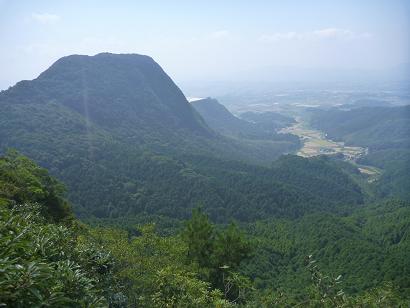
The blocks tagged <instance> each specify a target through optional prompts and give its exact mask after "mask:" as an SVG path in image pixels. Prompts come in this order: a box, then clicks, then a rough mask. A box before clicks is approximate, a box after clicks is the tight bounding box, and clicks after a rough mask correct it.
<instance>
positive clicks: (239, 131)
mask: <svg viewBox="0 0 410 308" xmlns="http://www.w3.org/2000/svg"><path fill="white" fill-rule="evenodd" d="M191 104H192V106H193V107H194V108H195V109H196V111H198V113H199V114H200V115H201V116H202V117H203V118H204V120H205V122H206V123H207V124H208V125H209V126H210V127H211V128H212V129H214V130H215V131H217V132H219V133H221V134H222V135H226V136H231V137H236V138H243V139H252V140H269V141H276V142H284V144H283V146H284V147H285V146H286V143H288V147H289V150H291V149H292V150H295V149H296V148H297V147H298V146H299V139H298V138H297V137H295V136H293V135H287V134H277V133H276V130H277V129H278V128H280V127H282V126H281V125H282V124H283V123H282V122H283V118H287V117H285V116H282V115H279V114H275V115H276V116H277V119H278V120H279V121H278V122H276V121H271V123H270V125H266V123H263V124H264V125H261V123H259V122H254V121H253V120H251V121H248V120H247V119H246V118H245V120H244V119H242V115H241V118H238V117H236V116H234V115H233V114H231V113H230V112H229V110H228V109H226V107H225V106H223V105H222V104H220V103H219V102H218V101H217V100H216V99H212V98H210V97H208V98H205V99H200V100H195V101H193V102H191ZM247 114H252V113H247ZM275 120H276V119H275ZM280 120H282V122H280ZM287 120H288V121H292V119H291V118H287ZM285 126H286V125H285ZM285 142H286V143H285Z"/></svg>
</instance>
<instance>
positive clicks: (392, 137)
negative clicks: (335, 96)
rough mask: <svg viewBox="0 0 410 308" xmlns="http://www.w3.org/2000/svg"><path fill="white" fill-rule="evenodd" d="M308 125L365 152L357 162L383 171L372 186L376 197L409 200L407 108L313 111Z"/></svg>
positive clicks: (409, 126)
mask: <svg viewBox="0 0 410 308" xmlns="http://www.w3.org/2000/svg"><path fill="white" fill-rule="evenodd" d="M311 124H312V125H313V126H314V127H316V128H318V129H320V130H323V131H324V132H325V133H326V134H327V135H328V136H329V137H330V138H332V139H335V140H342V141H344V142H345V143H346V144H347V145H357V146H363V147H367V148H368V150H369V153H368V154H367V155H365V156H363V157H361V158H360V159H359V160H358V162H359V163H362V164H367V165H372V166H376V167H378V168H381V169H382V170H383V174H382V175H381V177H380V179H378V181H376V182H375V183H374V186H375V187H376V189H377V192H378V195H379V197H382V198H383V197H399V198H401V199H404V200H410V195H409V192H410V177H409V174H410V169H409V168H410V106H401V107H362V108H356V109H352V110H348V111H343V110H339V109H331V110H327V111H324V110H322V111H316V112H314V113H313V115H312V118H311Z"/></svg>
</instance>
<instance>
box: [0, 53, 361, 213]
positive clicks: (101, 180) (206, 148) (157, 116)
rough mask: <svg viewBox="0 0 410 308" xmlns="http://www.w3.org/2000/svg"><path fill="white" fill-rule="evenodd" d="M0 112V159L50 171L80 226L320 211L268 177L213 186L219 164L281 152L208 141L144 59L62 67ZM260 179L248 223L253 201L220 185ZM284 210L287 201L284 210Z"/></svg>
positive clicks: (8, 100) (234, 177)
mask: <svg viewBox="0 0 410 308" xmlns="http://www.w3.org/2000/svg"><path fill="white" fill-rule="evenodd" d="M0 106H1V108H2V112H1V113H0V151H2V152H3V153H4V151H6V149H7V148H9V147H13V148H16V149H17V150H19V151H21V152H22V153H24V154H26V155H28V156H29V157H31V158H33V159H34V160H35V161H36V162H38V163H39V164H40V165H41V166H43V167H46V168H47V169H49V170H50V172H51V174H53V175H55V176H57V177H58V178H59V179H60V180H62V181H63V182H64V183H66V184H67V186H68V188H69V190H68V191H69V193H68V196H67V197H68V199H69V200H70V201H71V202H72V203H73V205H74V210H75V212H76V213H77V214H79V215H80V216H82V217H99V218H118V217H123V216H132V215H136V214H138V215H167V216H171V217H173V218H182V217H185V218H186V217H188V216H189V214H190V211H191V209H192V208H193V207H195V206H196V205H197V203H198V202H203V203H204V207H205V208H207V209H211V208H212V211H213V212H214V213H211V215H212V217H213V218H215V217H216V216H217V215H216V213H218V216H220V220H221V221H222V220H227V219H228V218H229V217H231V215H232V213H234V212H236V208H238V207H239V208H241V210H240V212H239V213H238V216H237V218H240V219H243V218H244V217H251V216H261V215H266V214H269V215H271V214H273V213H281V215H298V213H296V210H295V208H296V207H297V204H302V203H303V204H305V208H306V209H309V207H310V206H311V205H312V204H314V203H315V204H319V207H323V206H324V202H325V199H326V198H322V197H321V196H320V195H315V194H313V193H312V194H310V195H309V196H306V197H305V196H303V195H300V194H298V193H297V192H296V190H297V188H294V187H293V186H292V185H293V184H292V185H289V187H287V186H286V185H284V184H281V183H278V182H279V181H278V180H276V179H275V177H276V174H274V173H270V172H269V170H267V171H264V170H262V171H255V170H256V169H249V170H252V171H247V174H245V173H237V174H235V173H234V172H227V173H225V174H226V176H227V178H226V179H224V178H220V177H219V176H220V172H219V171H218V170H217V168H216V167H215V166H216V165H218V166H219V165H221V162H225V161H227V160H228V159H230V160H231V159H247V160H249V161H259V162H262V161H263V162H264V163H265V164H267V162H270V161H271V160H272V159H273V158H276V157H277V156H278V155H279V154H280V153H283V152H284V151H286V149H285V148H284V147H283V146H282V145H281V142H273V143H270V142H265V141H263V142H260V140H241V141H239V140H237V139H236V140H235V139H232V138H227V137H223V136H220V135H218V134H216V133H214V132H213V131H211V130H210V128H208V127H207V125H206V124H205V123H204V121H203V120H202V118H201V117H200V116H199V115H198V114H197V113H196V112H195V111H194V110H193V109H192V107H191V106H190V105H189V103H188V102H187V101H186V99H185V98H184V97H183V95H182V94H181V92H180V90H179V89H178V88H177V87H176V86H175V84H174V83H173V82H172V81H171V80H170V79H169V77H168V76H167V75H166V74H165V73H164V72H163V71H162V70H161V69H160V68H159V66H158V65H157V64H156V63H155V62H154V61H153V60H152V59H150V58H148V57H141V56H138V55H110V54H102V55H97V56H95V57H87V56H73V57H66V58H63V59H61V60H59V61H57V62H56V63H55V64H54V65H53V66H52V67H51V68H50V69H49V70H47V71H45V72H44V73H43V74H41V75H40V76H39V77H38V78H37V79H35V80H32V81H24V82H21V83H18V84H17V85H16V86H15V87H11V88H10V89H9V90H7V91H3V92H1V94H0ZM188 156H189V157H191V159H190V160H189V161H186V160H185V158H186V157H188ZM207 157H209V159H208V158H207ZM202 161H208V162H209V164H210V166H209V167H208V168H206V171H204V172H199V171H198V168H197V167H196V165H198V164H200V165H201V166H202V165H203V163H202ZM201 168H202V167H201ZM243 168H244V169H246V168H248V167H247V165H246V164H244V166H243ZM337 173H338V170H336V169H335V174H337ZM261 174H264V175H266V176H267V177H269V178H266V179H262V180H261V181H264V183H263V185H265V187H266V185H272V189H270V191H269V193H268V194H269V195H270V196H269V200H267V201H266V202H265V204H261V206H260V207H262V208H261V209H258V210H257V211H256V212H257V213H256V215H255V214H253V215H250V213H249V211H250V210H251V208H252V207H253V206H254V202H255V200H258V199H261V196H258V194H259V192H257V191H255V192H254V190H250V189H246V190H244V191H243V192H242V191H240V190H234V189H231V188H230V186H229V185H228V184H224V183H227V182H234V183H238V184H240V186H241V187H244V186H246V185H247V183H248V182H250V180H251V179H256V178H259V177H260V175H261ZM312 177H315V175H312ZM344 179H345V178H344ZM347 181H348V180H347ZM335 184H336V183H335ZM347 186H349V184H347ZM255 187H256V184H255ZM339 188H340V187H335V188H331V189H330V190H333V189H336V190H338V189H339ZM258 190H259V191H261V189H258ZM265 191H266V190H265ZM248 195H249V196H248ZM344 195H346V196H347V195H348V194H344ZM354 198H356V197H354ZM272 199H274V200H275V202H271V201H272ZM316 199H320V200H316ZM356 199H357V200H359V199H360V198H356ZM291 200H296V201H295V202H294V203H295V204H294V205H292V206H291ZM316 201H317V202H316ZM332 201H333V200H332ZM332 201H331V202H330V203H333V202H332ZM338 201H340V202H345V201H347V200H338ZM349 201H350V200H349ZM236 203H238V205H237V204H236ZM287 207H289V208H290V209H289V211H288V210H287V209H286V208H287ZM301 211H302V212H303V211H304V210H301ZM220 212H221V213H220Z"/></svg>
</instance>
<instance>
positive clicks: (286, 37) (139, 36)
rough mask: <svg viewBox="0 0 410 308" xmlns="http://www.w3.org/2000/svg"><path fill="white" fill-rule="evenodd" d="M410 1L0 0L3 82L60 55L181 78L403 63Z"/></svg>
mask: <svg viewBox="0 0 410 308" xmlns="http://www.w3.org/2000/svg"><path fill="white" fill-rule="evenodd" d="M409 19H410V1H405V0H403V1H399V0H385V1H378V0H373V1H370V0H367V1H366V0H363V1H358V0H356V1H349V0H341V1H314V0H309V1H307V0H305V1H302V0H300V1H292V0H286V1H285V0H284V1H257V0H253V1H240V0H237V1H222V0H220V1H212V0H208V1H178V0H173V1H102V0H100V1H55V0H54V1H52V0H49V1H42V0H38V1H18V0H14V1H12V0H10V1H7V0H0V44H1V45H0V46H1V47H0V68H1V71H0V89H4V88H7V87H8V86H10V85H13V84H14V83H15V82H17V81H19V80H21V79H32V78H35V77H36V76H37V75H38V74H39V73H40V72H41V71H43V70H45V69H46V68H47V67H48V66H50V65H51V64H52V63H53V62H54V61H55V60H57V59H58V58H60V57H62V56H65V55H68V54H89V55H92V54H96V53H99V52H106V51H107V52H114V53H140V54H147V55H150V56H152V57H153V58H154V59H155V60H156V61H157V62H158V63H159V64H160V65H161V66H162V67H163V68H164V69H165V70H166V71H167V72H168V73H169V74H170V75H171V77H173V78H175V79H176V80H177V81H179V80H181V81H182V80H189V79H204V80H206V79H215V78H222V77H224V78H229V76H231V75H232V76H234V75H235V73H236V72H240V71H246V70H251V69H256V68H260V67H264V66H292V67H302V68H326V69H329V68H330V69H333V68H335V69H340V68H344V69H382V68H387V67H392V66H397V65H400V64H402V63H406V62H409V54H410V48H409V46H410V41H409V40H410V33H409V32H410V30H409V29H410V20H409Z"/></svg>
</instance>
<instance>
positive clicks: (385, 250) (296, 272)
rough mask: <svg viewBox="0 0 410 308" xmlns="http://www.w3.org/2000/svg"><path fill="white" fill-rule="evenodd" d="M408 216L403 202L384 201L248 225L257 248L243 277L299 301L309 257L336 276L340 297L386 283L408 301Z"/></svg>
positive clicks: (409, 211) (307, 277)
mask: <svg viewBox="0 0 410 308" xmlns="http://www.w3.org/2000/svg"><path fill="white" fill-rule="evenodd" d="M409 217H410V204H409V203H405V202H402V201H388V202H384V203H378V204H374V205H369V206H366V207H362V208H359V209H357V210H356V211H354V212H353V213H352V214H350V215H348V216H341V215H331V214H322V213H317V214H313V215H305V216H304V217H302V218H300V219H298V220H284V219H281V220H279V219H275V220H267V221H259V222H257V223H255V224H251V225H249V227H248V232H249V233H251V234H253V235H254V238H253V241H254V242H259V245H258V249H257V251H256V252H255V254H254V257H253V258H254V259H253V260H251V261H250V262H249V263H248V264H247V265H246V266H244V273H246V274H248V275H250V276H251V277H253V278H254V279H255V283H256V286H258V287H260V288H267V287H268V288H273V289H276V288H281V289H282V290H283V291H284V292H285V293H288V294H298V293H299V294H300V297H298V298H299V299H302V298H303V294H304V293H303V292H304V291H303V290H304V289H305V288H306V286H309V283H308V282H309V281H310V279H311V276H310V274H309V273H308V272H307V271H305V270H304V269H305V261H306V260H305V258H306V256H307V255H309V254H313V257H314V258H315V259H316V260H317V263H318V264H319V266H320V267H321V269H322V270H324V271H325V272H326V273H328V274H330V275H332V276H334V277H337V276H338V275H342V277H343V279H342V280H341V281H340V283H339V284H340V287H341V288H342V289H343V290H344V291H345V292H346V294H355V293H362V292H363V291H365V290H368V289H370V288H374V287H378V286H380V285H382V284H383V283H392V284H393V285H392V286H393V288H394V289H395V290H396V291H397V292H400V293H401V294H402V296H407V297H408V295H409V294H410V293H409V292H410V290H409V288H410V280H409V279H408V277H410V275H409V272H408V271H409V268H410V264H409V260H410V255H409V252H410V249H409V244H410V238H409V234H410V233H409V232H410V221H409ZM305 291H306V290H305Z"/></svg>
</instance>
